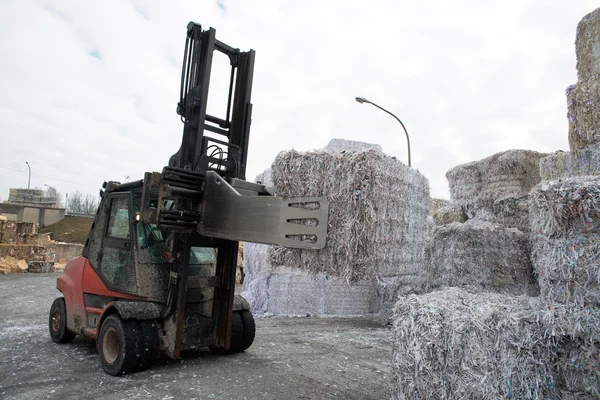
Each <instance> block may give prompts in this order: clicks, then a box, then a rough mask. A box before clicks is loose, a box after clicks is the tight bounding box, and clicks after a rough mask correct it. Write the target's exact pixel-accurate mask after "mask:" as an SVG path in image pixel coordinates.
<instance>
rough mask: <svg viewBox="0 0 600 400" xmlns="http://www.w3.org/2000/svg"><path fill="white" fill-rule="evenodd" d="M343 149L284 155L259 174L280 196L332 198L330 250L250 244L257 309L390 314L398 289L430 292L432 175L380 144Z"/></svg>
mask: <svg viewBox="0 0 600 400" xmlns="http://www.w3.org/2000/svg"><path fill="white" fill-rule="evenodd" d="M342 144H343V141H342V140H341V139H337V140H335V141H332V143H330V145H328V149H329V150H330V151H312V152H306V153H300V152H297V151H293V150H292V151H285V152H282V153H280V154H279V155H278V156H277V158H276V159H275V161H274V163H273V165H272V167H271V170H270V171H268V172H265V173H264V174H261V175H260V176H258V177H257V178H256V180H257V181H261V182H262V183H263V184H266V185H267V186H270V185H272V186H273V187H274V192H275V194H276V195H278V196H283V197H308V196H325V197H327V199H328V201H329V226H328V236H327V246H326V247H325V248H324V249H323V250H317V251H315V250H297V249H287V248H281V247H275V246H265V245H256V244H250V243H246V244H245V247H244V271H245V273H246V277H245V280H244V290H245V292H244V295H245V296H246V298H247V299H248V300H249V302H250V304H251V305H252V308H253V312H255V313H257V314H261V313H273V314H280V315H290V314H304V315H305V314H307V313H309V314H325V315H364V314H369V313H375V314H377V313H379V312H380V311H383V312H385V311H386V310H387V313H388V314H391V309H392V307H393V303H394V302H395V299H396V298H397V295H398V293H415V292H421V291H422V290H423V288H424V283H425V276H424V265H423V263H424V251H425V241H426V236H427V215H428V210H429V185H428V182H427V179H426V178H425V177H424V176H423V175H422V174H420V173H419V172H418V171H416V170H413V169H411V168H408V167H407V166H405V165H404V164H403V163H402V162H400V161H398V160H396V159H394V158H393V157H390V156H387V155H385V154H384V153H382V152H380V151H378V150H376V149H375V146H373V145H368V144H360V143H359V144H357V143H356V142H351V143H349V145H348V147H343V146H342ZM357 148H358V149H360V150H359V151H354V150H355V149H357ZM363 149H367V150H364V151H363ZM333 150H335V151H333ZM269 176H270V177H271V179H272V181H270V177H269ZM385 302H388V303H389V304H385V305H384V304H383V303H385Z"/></svg>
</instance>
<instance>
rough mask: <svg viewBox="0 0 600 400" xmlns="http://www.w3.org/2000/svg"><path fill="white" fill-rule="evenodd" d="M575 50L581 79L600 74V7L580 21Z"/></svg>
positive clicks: (578, 73)
mask: <svg viewBox="0 0 600 400" xmlns="http://www.w3.org/2000/svg"><path fill="white" fill-rule="evenodd" d="M575 52H576V54H577V75H578V77H579V80H580V81H583V80H586V79H590V78H593V77H595V76H600V8H597V9H596V10H594V11H592V12H591V13H589V14H587V15H586V16H585V17H583V18H582V19H581V21H579V24H578V25H577V38H576V39H575Z"/></svg>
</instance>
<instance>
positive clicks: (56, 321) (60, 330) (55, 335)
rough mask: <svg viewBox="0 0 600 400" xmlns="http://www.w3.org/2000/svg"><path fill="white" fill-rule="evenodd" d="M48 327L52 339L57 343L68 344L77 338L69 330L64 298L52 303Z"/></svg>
mask: <svg viewBox="0 0 600 400" xmlns="http://www.w3.org/2000/svg"><path fill="white" fill-rule="evenodd" d="M48 326H49V328H50V337H51V338H52V341H53V342H55V343H68V342H70V341H71V340H73V339H74V338H75V335H74V334H73V333H71V332H70V331H69V330H68V329H67V307H66V306H65V299H64V298H63V297H59V298H57V299H56V300H54V303H52V307H50V318H49V321H48Z"/></svg>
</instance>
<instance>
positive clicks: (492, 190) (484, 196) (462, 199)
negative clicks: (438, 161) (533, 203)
mask: <svg viewBox="0 0 600 400" xmlns="http://www.w3.org/2000/svg"><path fill="white" fill-rule="evenodd" d="M546 155H547V154H545V153H538V152H535V151H530V150H508V151H505V152H502V153H497V154H494V155H492V156H490V157H487V158H485V159H483V160H480V161H474V162H470V163H468V164H463V165H459V166H457V167H454V168H452V169H451V170H449V171H448V172H447V173H446V178H448V183H449V186H450V197H451V200H452V202H453V203H454V204H456V205H459V206H461V207H462V209H463V211H464V212H465V214H466V215H467V216H468V217H469V218H478V219H483V220H486V221H490V222H496V221H498V222H501V220H502V218H503V216H502V215H498V214H496V212H497V211H495V209H494V203H495V202H496V201H498V200H503V199H507V198H515V199H517V198H521V197H523V196H525V195H527V193H528V192H529V190H530V189H531V188H532V187H533V186H535V185H536V184H537V183H538V182H540V169H539V160H540V158H542V157H545V156H546ZM499 209H500V210H505V209H506V208H505V207H502V206H501V207H499ZM511 213H512V214H513V215H514V216H516V218H518V219H519V220H520V221H521V220H524V221H526V220H527V215H520V214H518V212H516V213H515V212H513V211H511ZM511 218H512V217H511ZM511 218H509V219H507V220H511ZM521 225H525V224H523V223H521Z"/></svg>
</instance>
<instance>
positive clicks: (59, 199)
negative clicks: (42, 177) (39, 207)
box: [44, 186, 63, 206]
mask: <svg viewBox="0 0 600 400" xmlns="http://www.w3.org/2000/svg"><path fill="white" fill-rule="evenodd" d="M44 195H45V196H46V197H55V198H56V204H57V205H58V206H62V205H63V195H62V193H60V192H59V191H58V190H56V188H54V187H52V186H46V192H45V194H44Z"/></svg>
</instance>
